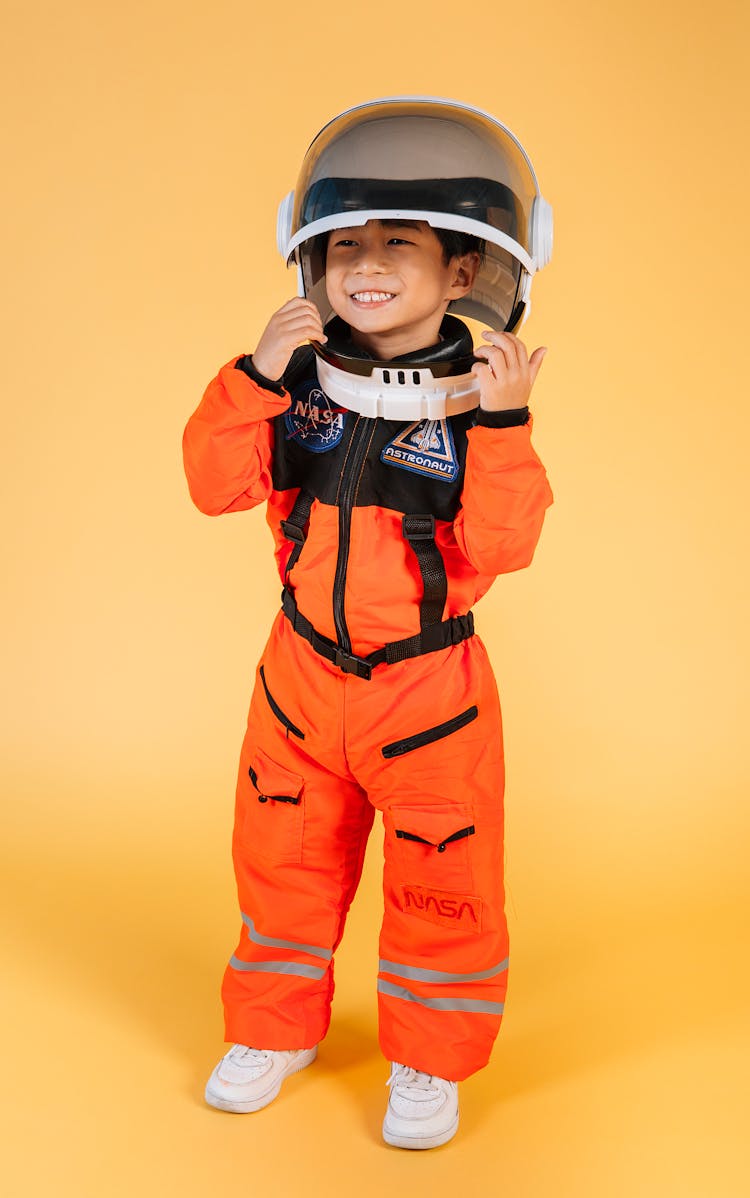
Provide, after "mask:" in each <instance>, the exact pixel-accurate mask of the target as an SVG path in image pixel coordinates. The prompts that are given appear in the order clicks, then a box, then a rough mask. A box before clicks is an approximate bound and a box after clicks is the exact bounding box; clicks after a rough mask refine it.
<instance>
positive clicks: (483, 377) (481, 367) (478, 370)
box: [471, 362, 495, 393]
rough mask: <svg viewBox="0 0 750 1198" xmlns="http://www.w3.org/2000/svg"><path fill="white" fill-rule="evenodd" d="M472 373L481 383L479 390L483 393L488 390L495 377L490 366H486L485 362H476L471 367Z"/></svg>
mask: <svg viewBox="0 0 750 1198" xmlns="http://www.w3.org/2000/svg"><path fill="white" fill-rule="evenodd" d="M471 373H472V374H473V375H474V378H475V379H476V380H477V382H478V383H479V390H480V391H481V392H482V393H484V392H485V391H486V389H487V388H488V387H489V386H490V385H491V384H492V382H493V381H494V378H495V376H494V375H493V373H492V371H491V370H490V368H489V366H486V365H485V364H484V363H483V362H475V363H474V365H473V366H472V368H471Z"/></svg>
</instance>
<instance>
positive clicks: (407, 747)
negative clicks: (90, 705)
mask: <svg viewBox="0 0 750 1198" xmlns="http://www.w3.org/2000/svg"><path fill="white" fill-rule="evenodd" d="M478 715H479V710H478V709H477V708H476V707H468V708H467V709H466V711H462V712H461V714H460V715H455V716H454V717H453V719H452V720H446V721H445V723H444V724H436V725H435V727H434V728H427V729H426V731H424V732H415V734H414V736H406V737H404V739H403V740H394V741H392V743H391V744H389V745H384V746H383V748H382V749H381V750H380V752H381V753H382V754H383V756H384V757H401V756H402V755H403V754H404V753H411V752H412V750H413V749H421V747H422V745H431V744H432V742H433V741H436V740H442V739H443V737H444V736H450V735H451V733H452V732H458V730H459V728H464V727H465V726H466V725H467V724H471V722H472V721H473V720H475V719H476V718H477V716H478Z"/></svg>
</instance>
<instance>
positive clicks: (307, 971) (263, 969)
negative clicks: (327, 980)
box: [229, 957, 326, 980]
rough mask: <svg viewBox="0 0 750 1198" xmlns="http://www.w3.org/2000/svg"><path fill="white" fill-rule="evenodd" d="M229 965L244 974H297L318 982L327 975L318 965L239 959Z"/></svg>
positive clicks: (235, 958) (232, 960) (232, 959)
mask: <svg viewBox="0 0 750 1198" xmlns="http://www.w3.org/2000/svg"><path fill="white" fill-rule="evenodd" d="M229 964H230V965H231V966H232V969H239V970H241V971H242V972H243V973H295V974H297V976H298V977H301V978H315V979H316V980H317V979H318V978H322V977H325V974H326V971H325V969H318V967H317V965H301V964H298V963H297V962H296V961H240V959H239V957H231V958H230V960H229Z"/></svg>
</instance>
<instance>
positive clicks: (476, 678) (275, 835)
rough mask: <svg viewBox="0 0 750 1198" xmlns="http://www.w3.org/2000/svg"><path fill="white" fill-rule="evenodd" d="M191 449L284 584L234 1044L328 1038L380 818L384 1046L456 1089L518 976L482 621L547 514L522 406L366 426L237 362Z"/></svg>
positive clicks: (246, 816) (234, 993)
mask: <svg viewBox="0 0 750 1198" xmlns="http://www.w3.org/2000/svg"><path fill="white" fill-rule="evenodd" d="M442 334H443V336H442V340H441V343H440V346H439V347H438V348H437V350H436V352H437V353H441V354H447V353H448V352H449V351H451V352H453V353H454V354H455V353H457V352H470V348H471V338H470V337H469V334H468V331H467V330H466V328H465V326H463V325H462V324H461V322H459V321H457V320H456V319H455V318H454V317H446V321H445V323H444V326H443V329H442ZM422 360H424V353H423V354H422ZM184 452H185V467H186V472H187V476H188V481H189V485H190V491H191V495H192V497H193V500H194V502H195V503H196V505H197V506H198V507H199V508H200V510H201V511H203V512H206V513H208V514H210V515H219V514H221V513H224V512H232V511H240V510H243V509H246V508H251V507H254V506H255V505H257V504H259V503H262V502H264V501H265V502H266V503H267V519H268V522H269V524H270V527H271V530H272V533H273V537H274V541H275V548H276V558H277V562H278V567H279V572H280V574H281V577H282V579H283V581H284V588H285V589H284V593H283V606H282V611H281V612H280V613H279V615H278V616H277V618H276V621H275V623H274V625H273V628H272V630H271V635H270V639H269V641H268V644H267V646H266V649H265V651H264V653H263V656H262V660H261V662H260V665H259V668H258V673H257V678H256V685H255V690H254V693H253V697H252V702H251V706H250V714H249V719H248V728H247V734H246V737H245V741H244V744H243V747H242V754H241V761H240V770H239V780H238V786H237V799H236V813H235V827H234V837H233V853H234V863H235V870H236V876H237V883H238V889H239V899H240V906H241V910H242V920H243V926H242V932H241V936H240V941H239V944H238V946H237V949H236V952H235V954H234V956H233V957H232V959H231V961H230V963H229V965H228V967H227V971H226V974H225V979H224V985H223V998H224V1004H225V1012H226V1035H227V1039H228V1040H233V1041H237V1042H238V1043H241V1044H248V1045H253V1044H255V1045H261V1046H262V1047H263V1048H266V1049H291V1048H307V1047H311V1046H312V1045H314V1044H317V1043H318V1041H320V1040H321V1039H322V1038H323V1036H324V1035H325V1032H326V1029H327V1027H328V1021H329V1016H330V1003H331V997H332V993H333V954H334V952H335V949H336V947H337V945H338V943H339V941H340V939H341V936H342V933H343V928H344V921H345V918H346V913H347V910H348V908H349V905H350V903H351V900H352V898H353V895H354V892H355V890H356V887H357V883H358V880H359V877H360V872H361V868H362V861H363V856H364V851H365V845H366V841H367V836H368V833H369V831H370V828H371V825H372V821H373V815H374V811H375V809H377V810H379V811H381V812H382V814H383V820H384V826H385V868H384V901H385V913H384V919H383V925H382V931H381V939H380V957H381V960H380V965H379V975H378V992H379V1007H380V1037H381V1045H382V1049H383V1052H384V1054H385V1056H386V1057H387V1058H389V1059H391V1060H394V1061H405V1062H407V1063H408V1064H410V1065H411V1066H413V1067H414V1068H416V1069H418V1070H423V1071H425V1072H426V1073H430V1074H434V1075H437V1076H440V1077H443V1078H450V1079H453V1080H456V1081H458V1080H461V1079H462V1078H465V1077H467V1076H468V1075H469V1074H471V1073H473V1072H475V1071H476V1070H478V1069H479V1068H481V1067H482V1066H483V1065H484V1064H485V1063H486V1061H487V1059H488V1056H489V1052H490V1049H491V1047H492V1043H493V1041H494V1039H495V1036H496V1034H497V1031H498V1028H499V1025H500V1019H501V1014H502V1010H503V1001H504V996H505V988H506V978H507V964H508V944H507V929H506V923H505V917H504V912H503V836H502V830H503V754H502V733H501V724H500V708H499V703H498V697H497V690H496V686H495V682H494V677H493V674H492V671H491V668H490V666H489V663H488V660H487V656H486V653H485V650H484V647H483V645H482V643H481V641H480V640H479V639H478V637H476V636H475V635H473V619H472V616H471V607H472V604H473V603H474V602H475V601H476V600H477V599H478V598H479V597H480V596H481V595H483V594H484V593H485V592H486V590H487V589H488V587H489V586H490V584H491V582H492V581H493V579H494V577H495V576H496V575H497V574H500V573H505V572H507V571H511V570H517V569H520V568H522V567H524V566H526V565H528V564H529V562H530V561H531V558H532V555H533V552H534V548H535V546H536V543H537V540H538V537H539V534H540V530H541V526H542V521H543V518H544V512H545V509H546V508H547V506H548V505H549V504H550V502H551V492H550V489H549V485H548V483H547V479H546V475H545V472H544V469H543V467H542V465H541V463H540V461H539V459H538V457H537V456H536V454H535V452H534V450H533V449H532V447H531V443H530V424H529V422H528V410H527V409H523V410H520V411H513V412H507V411H503V412H497V413H490V412H485V411H483V410H478V411H468V412H464V413H462V414H460V415H457V416H449V417H446V418H445V419H442V420H426V419H425V420H419V421H416V422H413V423H411V424H407V423H405V422H403V421H393V420H387V419H383V418H369V417H366V416H362V415H359V414H357V413H356V412H353V411H349V410H347V409H345V408H342V407H339V406H337V405H336V404H334V403H333V402H332V401H331V400H330V399H329V398H328V397H327V396H326V394H325V393H324V391H323V390H322V388H321V387H320V385H319V383H318V379H317V374H316V368H315V364H314V361H313V355H312V353H311V352H310V351H307V352H306V351H298V353H297V354H296V355H295V358H294V359H293V362H292V364H291V365H290V368H289V370H288V372H287V374H286V375H285V376H284V379H283V381H282V384H279V385H275V384H273V383H268V382H267V381H266V380H263V379H262V378H259V376H258V375H257V372H256V371H255V370H254V368H253V365H252V360H251V359H248V358H244V357H240V358H236V359H233V360H232V361H231V362H229V363H228V364H227V365H226V366H224V367H223V368H222V369H221V370H220V371H219V374H218V376H217V377H216V378H215V379H214V380H213V381H212V382H211V383H210V385H209V386H208V388H207V390H206V392H205V395H204V397H203V399H202V402H201V404H200V406H199V407H198V409H197V411H196V412H195V413H194V415H193V416H192V417H191V419H190V421H189V423H188V425H187V428H186V431H185V438H184Z"/></svg>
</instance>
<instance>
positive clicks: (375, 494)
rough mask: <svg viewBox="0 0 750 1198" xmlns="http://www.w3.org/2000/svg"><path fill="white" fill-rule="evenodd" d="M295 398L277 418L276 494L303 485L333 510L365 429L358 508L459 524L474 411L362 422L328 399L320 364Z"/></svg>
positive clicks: (293, 391)
mask: <svg viewBox="0 0 750 1198" xmlns="http://www.w3.org/2000/svg"><path fill="white" fill-rule="evenodd" d="M291 397H292V399H291V405H290V407H289V410H288V411H287V412H285V413H284V414H283V415H281V416H277V417H276V418H275V419H274V433H275V452H274V460H273V485H274V488H275V489H276V490H277V491H286V490H289V489H291V488H294V487H301V488H303V489H304V490H306V491H308V492H309V493H310V494H311V495H312V496H313V497H314V498H315V499H317V500H319V501H320V502H321V503H327V504H332V505H335V504H336V503H337V501H338V495H339V489H340V483H341V478H342V474H343V472H344V470H345V467H346V463H347V457H348V452H349V448H350V445H351V441H352V436H353V434H354V430H355V428H357V429H361V428H362V426H363V425H367V426H368V433H367V440H368V449H367V454H366V456H365V459H364V464H363V467H362V473H361V477H360V480H359V485H358V487H357V489H356V492H355V496H354V505H355V506H356V507H368V506H377V507H384V508H390V509H391V510H392V511H397V512H404V513H405V514H409V515H413V514H417V513H420V514H421V513H426V514H430V515H433V516H434V517H435V518H436V519H437V520H453V519H455V516H456V513H457V512H458V507H459V502H460V497H461V491H462V488H463V479H464V468H465V463H466V449H467V444H468V441H467V432H468V430H469V429H470V428H471V427H472V426H473V425H474V423H475V413H474V412H473V411H471V412H464V413H462V414H461V415H459V416H450V417H447V418H446V419H445V420H418V421H414V422H413V423H411V424H410V423H406V422H404V421H401V420H383V419H381V418H380V417H378V418H377V419H371V418H369V417H366V416H359V415H358V414H357V413H356V412H351V411H348V410H347V409H345V408H340V407H338V406H337V405H335V404H334V403H333V402H332V401H331V400H329V399H328V397H327V396H326V395H325V393H324V392H323V391H322V389H321V388H320V386H319V385H318V381H317V376H316V374H315V368H314V365H312V366H311V368H310V370H309V372H306V377H303V378H302V379H299V380H297V381H296V382H295V383H294V384H293V385H292V387H291ZM358 435H359V434H358ZM349 468H350V469H351V463H350V466H349Z"/></svg>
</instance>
